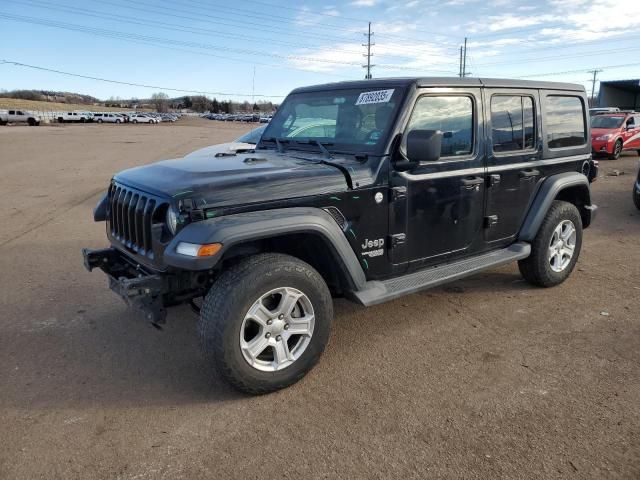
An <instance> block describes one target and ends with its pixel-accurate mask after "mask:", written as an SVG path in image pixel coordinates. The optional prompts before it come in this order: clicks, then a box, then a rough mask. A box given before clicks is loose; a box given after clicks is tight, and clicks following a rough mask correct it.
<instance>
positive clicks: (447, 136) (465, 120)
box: [407, 95, 473, 157]
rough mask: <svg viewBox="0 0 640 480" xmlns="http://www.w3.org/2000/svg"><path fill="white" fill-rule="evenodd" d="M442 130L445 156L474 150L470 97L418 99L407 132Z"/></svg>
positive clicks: (443, 155)
mask: <svg viewBox="0 0 640 480" xmlns="http://www.w3.org/2000/svg"><path fill="white" fill-rule="evenodd" d="M411 130H440V131H441V132H442V149H441V151H440V155H441V156H442V157H459V156H465V155H470V154H471V152H472V151H473V100H472V99H471V97H467V96H453V95H447V96H431V95H429V96H424V97H421V98H419V99H418V101H417V102H416V107H415V109H414V110H413V114H412V115H411V120H409V125H408V127H407V131H411Z"/></svg>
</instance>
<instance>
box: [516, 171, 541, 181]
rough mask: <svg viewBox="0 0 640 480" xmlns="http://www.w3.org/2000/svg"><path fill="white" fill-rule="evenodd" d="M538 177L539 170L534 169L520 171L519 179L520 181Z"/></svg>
mask: <svg viewBox="0 0 640 480" xmlns="http://www.w3.org/2000/svg"><path fill="white" fill-rule="evenodd" d="M538 176H540V170H536V169H535V168H530V169H528V170H522V171H521V172H520V178H521V179H522V180H530V179H532V178H533V177H538Z"/></svg>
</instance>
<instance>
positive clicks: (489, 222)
mask: <svg viewBox="0 0 640 480" xmlns="http://www.w3.org/2000/svg"><path fill="white" fill-rule="evenodd" d="M497 223H498V215H489V216H488V217H484V228H491V227H493V226H494V225H497Z"/></svg>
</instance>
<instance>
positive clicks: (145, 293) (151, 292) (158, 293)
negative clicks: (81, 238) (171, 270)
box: [82, 248, 170, 324]
mask: <svg viewBox="0 0 640 480" xmlns="http://www.w3.org/2000/svg"><path fill="white" fill-rule="evenodd" d="M82 256H83V257H84V266H85V268H86V269H87V270H89V271H92V270H93V269H94V268H100V269H101V270H102V271H103V272H104V273H106V274H107V277H108V278H109V288H111V290H113V291H114V292H116V293H117V294H118V295H119V296H120V297H121V298H122V299H123V300H124V302H125V303H126V304H127V305H128V306H130V307H133V308H135V309H137V310H139V311H141V312H142V314H143V315H144V317H145V318H146V319H147V320H149V321H150V322H151V323H153V324H161V323H164V322H165V321H166V317H167V311H166V308H165V298H164V297H165V295H166V294H168V293H169V291H170V284H169V278H168V276H167V275H163V274H156V273H153V272H150V271H148V270H146V269H145V268H143V267H142V266H141V265H139V264H136V263H135V262H133V261H132V260H131V259H130V258H129V257H127V256H126V255H124V254H123V253H121V252H120V251H119V250H116V249H115V248H105V249H101V250H89V249H87V248H83V249H82Z"/></svg>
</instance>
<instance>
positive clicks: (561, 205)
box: [518, 200, 582, 287]
mask: <svg viewBox="0 0 640 480" xmlns="http://www.w3.org/2000/svg"><path fill="white" fill-rule="evenodd" d="M581 248H582V219H581V217H580V212H578V209H577V208H576V206H575V205H573V204H572V203H569V202H563V201H560V200H556V201H554V202H553V203H552V204H551V208H549V211H548V212H547V215H546V217H545V218H544V220H543V221H542V225H540V229H539V230H538V234H537V235H536V237H535V238H534V240H533V242H532V244H531V255H529V257H527V258H525V259H524V260H520V261H519V262H518V267H519V268H520V273H521V274H522V276H523V277H524V279H525V280H526V281H528V282H529V283H531V284H533V285H537V286H539V287H554V286H556V285H559V284H560V283H562V282H564V281H565V280H566V279H567V278H568V277H569V275H571V272H572V271H573V268H574V267H575V265H576V262H577V261H578V257H579V256H580V249H581Z"/></svg>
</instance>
